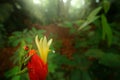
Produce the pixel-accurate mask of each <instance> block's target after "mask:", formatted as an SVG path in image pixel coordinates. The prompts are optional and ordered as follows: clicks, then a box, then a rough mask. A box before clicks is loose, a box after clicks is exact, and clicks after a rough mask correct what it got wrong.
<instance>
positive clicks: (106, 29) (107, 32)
mask: <svg viewBox="0 0 120 80" xmlns="http://www.w3.org/2000/svg"><path fill="white" fill-rule="evenodd" d="M101 23H102V28H103V40H105V38H106V37H107V40H108V45H111V43H112V30H111V28H110V26H109V24H108V22H107V19H106V17H105V15H104V14H103V15H101Z"/></svg>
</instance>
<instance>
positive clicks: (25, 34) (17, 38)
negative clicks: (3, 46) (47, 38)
mask: <svg viewBox="0 0 120 80" xmlns="http://www.w3.org/2000/svg"><path fill="white" fill-rule="evenodd" d="M44 32H45V31H44V30H37V29H35V28H32V29H31V30H28V29H24V30H23V31H22V32H21V31H16V32H13V33H12V36H10V38H9V43H10V45H12V46H14V47H15V46H17V45H18V44H19V43H20V42H21V41H22V40H24V41H25V42H26V44H33V43H34V37H35V36H36V35H38V36H40V37H41V36H42V34H43V33H44Z"/></svg>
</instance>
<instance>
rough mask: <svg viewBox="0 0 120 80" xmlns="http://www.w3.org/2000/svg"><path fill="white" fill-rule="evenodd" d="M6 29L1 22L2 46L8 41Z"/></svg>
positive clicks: (0, 44) (0, 39) (0, 35)
mask: <svg viewBox="0 0 120 80" xmlns="http://www.w3.org/2000/svg"><path fill="white" fill-rule="evenodd" d="M5 39H6V30H5V28H4V25H3V24H0V48H2V47H4V46H5V43H6V40H5Z"/></svg>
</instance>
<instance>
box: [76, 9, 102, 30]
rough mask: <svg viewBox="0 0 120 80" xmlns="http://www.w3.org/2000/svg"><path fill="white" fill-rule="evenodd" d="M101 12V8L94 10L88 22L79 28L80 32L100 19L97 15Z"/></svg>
mask: <svg viewBox="0 0 120 80" xmlns="http://www.w3.org/2000/svg"><path fill="white" fill-rule="evenodd" d="M100 10H101V7H98V8H96V9H94V10H93V11H92V12H91V13H90V14H89V16H88V17H87V20H86V21H85V22H84V23H83V24H82V25H81V26H80V27H79V29H78V30H81V29H83V28H84V27H86V26H88V25H89V24H90V23H92V22H93V21H95V20H96V19H98V18H99V16H97V14H98V13H99V11H100Z"/></svg>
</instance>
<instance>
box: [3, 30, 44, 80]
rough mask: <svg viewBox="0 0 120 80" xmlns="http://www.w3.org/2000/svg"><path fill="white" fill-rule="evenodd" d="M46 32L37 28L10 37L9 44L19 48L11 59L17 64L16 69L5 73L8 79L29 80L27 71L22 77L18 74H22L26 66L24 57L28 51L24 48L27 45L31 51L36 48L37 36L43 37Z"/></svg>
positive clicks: (18, 32)
mask: <svg viewBox="0 0 120 80" xmlns="http://www.w3.org/2000/svg"><path fill="white" fill-rule="evenodd" d="M44 32H45V31H44V30H37V29H35V28H32V29H31V30H28V29H24V30H23V31H16V32H13V33H12V35H11V36H10V37H9V44H10V45H12V46H13V47H17V46H18V48H17V50H16V51H15V52H14V55H13V56H12V57H11V60H12V61H13V63H14V64H15V67H13V68H12V69H11V70H9V71H8V72H6V73H5V75H6V77H7V78H8V79H9V78H11V80H21V79H22V80H29V79H28V74H27V73H24V72H25V71H26V70H23V72H21V73H22V74H21V75H17V74H18V72H20V70H21V69H22V67H23V64H26V62H25V59H24V57H25V55H26V54H27V53H28V51H25V50H24V49H23V48H24V46H26V45H27V46H29V48H30V49H31V48H32V47H34V48H36V45H35V41H34V40H35V36H36V35H38V36H40V37H42V36H43V33H44Z"/></svg>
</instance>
